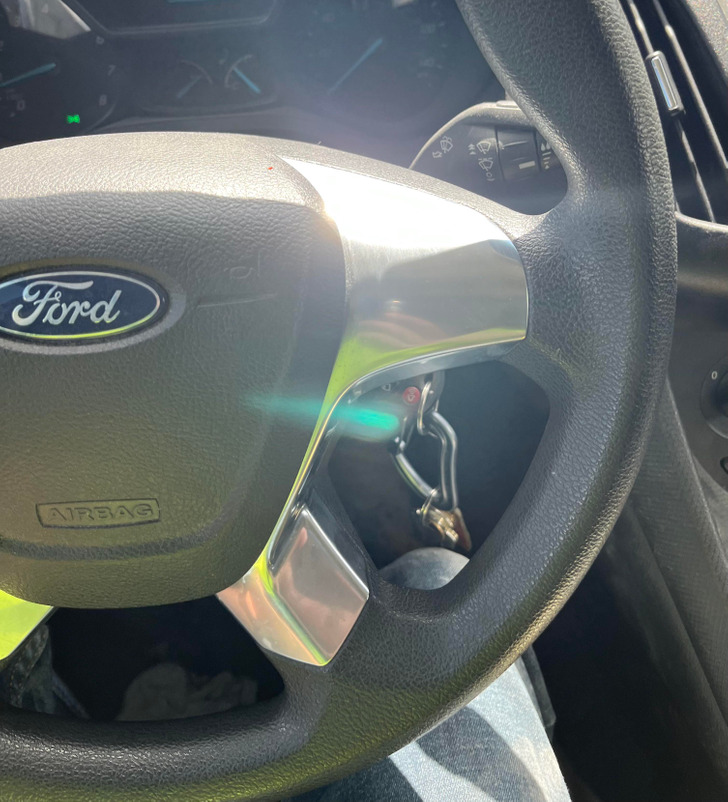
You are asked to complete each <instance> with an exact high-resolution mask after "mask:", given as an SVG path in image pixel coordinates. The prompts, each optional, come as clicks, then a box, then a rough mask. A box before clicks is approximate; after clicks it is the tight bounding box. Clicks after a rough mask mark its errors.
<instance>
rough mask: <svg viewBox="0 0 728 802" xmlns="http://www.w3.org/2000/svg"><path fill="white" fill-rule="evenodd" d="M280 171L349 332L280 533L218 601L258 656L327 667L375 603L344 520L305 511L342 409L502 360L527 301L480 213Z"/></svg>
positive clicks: (522, 330)
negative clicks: (336, 248)
mask: <svg viewBox="0 0 728 802" xmlns="http://www.w3.org/2000/svg"><path fill="white" fill-rule="evenodd" d="M284 158H285V156H284ZM286 161H287V162H288V163H289V164H290V165H291V166H292V167H293V168H294V169H296V170H297V171H298V172H299V173H301V175H303V176H304V177H305V178H306V180H307V181H308V182H309V183H310V184H312V185H313V187H314V188H315V189H316V191H317V192H318V194H319V195H320V196H321V198H322V200H323V203H324V207H325V212H326V214H327V216H328V217H329V218H330V219H331V220H332V222H333V223H334V224H335V226H336V228H337V230H338V233H339V236H340V238H341V240H342V244H343V250H344V257H345V260H346V274H347V302H348V313H347V322H346V326H345V331H344V335H343V338H342V341H341V345H340V348H339V353H338V355H337V358H336V361H335V364H334V368H333V372H332V375H331V379H330V382H329V386H328V389H327V392H326V395H325V400H324V404H323V407H322V409H321V412H320V415H319V420H318V424H317V427H316V430H315V432H314V435H313V437H312V439H311V445H310V447H309V450H308V453H307V455H306V459H305V460H304V463H303V465H302V467H301V471H300V473H299V476H298V478H297V480H296V484H295V486H294V488H293V490H292V492H291V495H290V497H289V499H288V503H287V504H286V507H285V509H284V511H283V513H282V515H281V518H280V519H279V521H278V524H277V526H276V529H275V531H274V532H273V534H272V536H271V538H270V540H269V541H268V544H267V546H266V548H265V550H264V551H263V553H262V554H261V555H260V557H259V559H258V560H257V561H256V563H255V565H254V566H253V567H252V568H251V569H250V570H249V571H248V572H247V573H246V574H245V575H244V576H243V577H242V578H241V579H240V581H239V582H237V583H235V584H234V585H232V586H231V587H230V588H227V589H225V590H223V591H222V592H220V593H218V598H219V599H220V600H221V601H222V602H223V604H225V605H226V606H227V607H228V609H230V611H231V612H232V613H233V614H234V615H235V616H236V617H237V619H238V620H239V621H240V622H241V623H242V624H243V625H244V626H245V627H246V629H247V630H248V631H249V632H250V634H251V635H252V636H253V637H254V638H255V639H256V641H257V642H258V643H259V644H260V645H261V646H262V647H263V648H265V649H267V650H269V651H270V652H273V653H275V654H279V655H283V656H285V657H289V658H293V659H295V660H299V661H301V662H304V663H310V664H313V665H325V664H327V663H328V662H329V661H330V660H331V659H333V657H334V656H335V655H336V654H337V652H338V650H339V649H340V647H341V646H342V644H343V643H344V641H345V640H346V637H347V636H348V634H349V632H350V631H351V629H352V628H353V626H354V624H355V623H356V621H357V619H358V617H359V614H360V613H361V611H362V610H363V608H364V605H365V604H366V602H367V599H368V597H369V589H368V586H367V583H366V574H365V571H364V570H363V565H362V558H361V555H359V554H356V550H355V548H353V547H352V542H351V540H350V539H349V538H348V537H347V535H346V534H345V533H344V532H343V531H342V524H341V518H340V517H339V516H332V515H331V513H330V512H329V511H328V510H326V509H325V507H323V506H322V505H321V504H320V503H319V504H318V506H317V508H314V509H312V508H311V507H310V506H309V504H308V503H307V502H306V499H307V497H308V493H307V485H308V483H309V482H310V480H311V478H312V476H313V474H314V468H315V466H316V464H317V460H318V458H319V457H320V456H321V453H322V450H323V448H324V443H325V440H326V435H327V434H328V433H329V432H331V431H332V430H333V429H335V427H336V420H337V415H336V411H337V409H340V408H341V407H343V406H345V405H347V404H349V403H351V402H353V401H355V400H356V399H357V398H358V397H359V396H360V395H361V394H362V393H364V392H365V391H367V390H369V389H371V388H373V387H377V386H381V385H382V384H385V383H388V382H393V381H397V380H400V379H404V378H408V377H410V376H415V375H418V374H422V373H426V372H430V371H434V370H442V369H445V368H451V367H456V366H460V365H464V364H468V363H472V362H477V361H482V360H485V359H489V358H495V357H498V356H501V355H503V354H504V353H505V352H506V351H508V350H509V348H510V347H511V346H512V345H513V344H515V343H517V342H519V341H521V340H523V339H524V338H525V336H526V330H527V323H528V291H527V287H526V279H525V274H524V270H523V266H522V264H521V260H520V257H519V255H518V251H517V250H516V248H515V246H514V245H513V243H512V242H511V240H510V239H509V238H508V236H507V235H506V234H505V233H504V232H503V231H502V230H501V229H500V228H499V227H498V226H497V225H496V224H495V223H494V222H492V221H491V220H490V219H489V218H488V217H486V216H485V215H484V214H483V213H482V212H481V211H479V210H477V209H475V208H473V207H471V206H467V205H464V204H461V203H458V202H455V201H453V200H447V199H444V198H442V197H440V196H437V195H434V194H432V193H430V192H427V191H423V190H421V189H418V188H415V187H414V186H411V185H410V186H407V185H405V184H403V183H401V182H397V181H396V180H387V179H385V178H379V177H374V176H372V175H368V174H365V173H362V172H355V171H352V170H349V169H342V168H338V167H331V166H327V165H322V164H319V163H316V162H315V161H302V160H301V159H299V158H296V159H293V158H286Z"/></svg>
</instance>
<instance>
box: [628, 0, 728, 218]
mask: <svg viewBox="0 0 728 802" xmlns="http://www.w3.org/2000/svg"><path fill="white" fill-rule="evenodd" d="M623 4H624V8H625V11H626V13H627V18H628V19H629V22H630V24H631V26H632V30H633V31H634V34H635V37H636V38H637V43H638V44H639V46H640V49H641V51H642V55H643V56H644V58H645V59H646V60H647V62H648V71H649V72H650V76H651V77H652V78H653V79H654V80H653V84H654V86H655V94H656V95H657V101H658V106H659V107H660V112H661V114H662V121H663V128H664V130H665V139H666V141H667V149H668V153H669V156H670V167H671V169H672V180H673V187H674V191H675V202H676V205H677V208H678V210H679V211H680V212H682V213H683V214H685V215H688V216H690V217H696V218H699V219H700V220H709V221H711V222H714V223H715V222H717V223H728V159H726V153H727V152H728V141H727V140H728V103H726V89H725V85H724V84H723V82H722V79H720V76H719V74H718V72H717V69H716V65H715V63H714V62H713V60H712V56H711V54H710V52H709V50H708V48H707V46H706V44H705V42H704V40H703V39H702V37H701V35H700V32H699V31H698V30H697V28H696V26H695V23H694V21H693V20H692V18H691V17H690V16H689V12H687V10H686V9H685V7H684V6H683V5H682V3H677V2H670V0H623ZM653 68H654V69H653ZM670 79H672V81H673V82H674V85H673V86H672V87H670V86H667V87H666V85H665V82H666V81H667V82H668V83H669V82H670ZM671 88H672V91H670V90H671ZM675 90H676V92H677V95H678V97H677V102H673V103H669V104H668V102H666V100H667V99H672V100H674V98H673V95H674V94H675ZM719 132H721V133H719Z"/></svg>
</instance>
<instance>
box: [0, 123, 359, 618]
mask: <svg viewBox="0 0 728 802" xmlns="http://www.w3.org/2000/svg"><path fill="white" fill-rule="evenodd" d="M0 197H2V198H3V201H2V205H1V206H0V218H1V220H2V232H3V234H2V239H1V241H0V265H2V267H0V276H7V275H10V274H14V273H16V272H19V271H25V270H32V269H33V268H36V267H38V266H40V265H43V266H48V265H49V264H58V265H64V266H69V265H70V266H73V265H81V266H87V267H89V266H92V265H93V266H99V265H100V266H102V267H104V266H105V267H111V268H112V269H115V268H119V267H122V268H126V269H131V270H133V271H134V273H135V274H136V275H141V276H148V277H151V278H153V279H154V280H155V281H156V282H157V283H158V284H159V285H161V286H162V287H163V288H165V289H166V290H167V292H168V294H169V309H168V310H167V313H166V316H165V318H164V319H163V320H162V321H161V322H160V323H159V324H158V325H156V326H152V327H151V328H148V329H145V330H143V331H141V332H140V333H139V334H136V335H134V336H130V337H125V338H120V339H110V340H104V341H99V342H95V341H88V342H89V343H90V344H86V345H78V346H75V345H66V346H45V347H43V346H42V345H34V344H31V343H28V342H19V341H18V340H15V339H14V340H8V339H6V338H2V337H0V373H1V374H2V400H1V402H0V403H1V404H2V415H1V416H0V443H2V450H1V451H0V587H2V588H3V589H4V590H6V591H8V592H10V593H12V594H14V595H17V596H20V597H21V598H25V599H29V600H32V601H37V602H43V603H46V604H53V605H56V606H65V607H125V606H141V605H148V604H161V603H168V602H175V601H181V600H185V599H192V598H197V597H201V596H205V595H209V594H212V593H215V592H216V591H218V590H221V589H222V588H224V587H227V586H228V585H229V584H231V583H232V582H234V581H235V580H236V579H238V578H239V577H240V576H242V574H243V573H245V571H246V570H247V569H248V568H249V567H250V566H251V565H252V563H253V562H254V561H255V559H256V558H257V556H258V555H259V554H260V552H261V550H262V548H263V545H264V544H265V542H266V540H267V538H268V537H269V535H270V533H271V531H272V529H273V527H274V525H275V522H276V520H277V518H278V516H279V514H280V511H281V509H282V507H283V504H284V502H285V500H286V497H287V495H288V493H289V491H290V489H291V487H292V485H293V481H294V479H295V476H296V473H297V471H298V468H299V466H300V464H301V461H302V459H303V455H304V452H305V449H306V447H307V445H308V441H309V439H310V436H311V431H312V428H313V425H314V423H315V417H316V415H315V412H313V413H312V414H311V416H310V419H309V420H306V421H296V422H295V424H293V423H291V422H290V421H286V420H283V421H281V420H279V419H278V418H277V417H276V415H275V414H274V413H273V412H272V411H271V410H273V409H274V406H275V405H274V404H272V403H271V401H272V400H273V397H274V396H276V397H277V396H283V397H289V396H291V395H293V394H296V396H301V397H304V398H308V399H309V400H310V402H311V406H312V408H313V409H314V410H315V407H316V403H317V402H318V401H320V400H321V399H322V398H323V393H324V391H325V389H326V385H327V383H328V378H329V375H330V372H331V367H332V365H333V360H334V358H335V355H336V351H337V349H338V345H339V339H340V336H341V331H342V324H343V318H344V312H345V296H344V265H343V256H342V254H341V247H340V244H339V240H338V236H337V235H336V232H335V231H334V230H333V229H332V227H331V225H330V223H328V222H327V221H326V220H325V219H324V217H323V215H322V213H321V202H320V199H319V198H318V196H317V195H316V194H315V193H314V192H313V190H312V189H311V187H310V186H309V185H308V184H307V183H306V182H305V181H304V180H303V179H302V178H301V177H300V176H299V174H298V173H296V172H295V171H293V170H292V169H291V168H290V167H289V166H288V165H286V164H285V163H284V162H282V161H280V160H279V159H276V158H275V156H273V155H271V154H270V153H267V152H266V151H265V150H263V149H262V148H260V147H258V146H255V145H253V144H252V143H251V142H250V141H246V140H245V139H243V138H238V137H234V136H223V135H219V136H215V135H195V134H140V135H135V136H127V135H110V136H103V137H102V136H99V137H89V138H86V139H72V140H65V141H55V142H45V143H38V144H34V145H25V146H21V147H18V148H11V149H7V150H4V151H3V152H2V154H0ZM89 269H90V267H89ZM84 342H86V341H84ZM140 499H148V500H152V503H155V502H156V504H158V507H159V520H158V521H152V522H149V523H147V522H145V519H144V517H141V518H139V519H138V520H139V521H140V523H138V525H133V526H117V527H108V526H105V525H103V524H105V523H108V522H109V520H110V519H109V518H108V517H107V518H103V519H100V520H99V522H98V523H99V525H98V527H89V526H84V527H83V528H78V527H76V528H65V529H57V528H47V527H45V526H42V525H41V520H40V517H39V511H38V509H37V505H49V504H50V505H52V507H51V509H54V508H55V509H57V510H58V512H57V513H56V519H59V518H60V517H61V516H63V515H65V516H66V517H68V518H69V519H71V523H73V516H74V512H73V511H74V510H76V509H80V510H82V512H81V515H84V517H83V521H85V522H86V523H88V521H89V520H90V519H91V516H92V515H95V514H97V513H96V512H95V511H96V510H99V509H101V510H103V509H118V508H119V507H118V505H116V506H114V504H109V502H117V501H127V504H126V509H128V510H130V511H132V512H133V511H134V509H135V508H136V507H137V506H139V505H137V504H136V502H135V500H140ZM42 509H44V508H43V507H41V510H42ZM46 509H48V508H46ZM84 509H86V510H90V512H87V513H85V514H84V513H83V510H84ZM64 511H65V512H64ZM102 514H103V513H102ZM107 515H108V513H107ZM128 518H129V516H127V519H128ZM112 522H113V521H112Z"/></svg>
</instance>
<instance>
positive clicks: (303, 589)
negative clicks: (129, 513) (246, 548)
mask: <svg viewBox="0 0 728 802" xmlns="http://www.w3.org/2000/svg"><path fill="white" fill-rule="evenodd" d="M336 540H337V538H336V530H335V528H333V527H332V531H329V532H326V531H324V529H323V527H322V526H321V524H320V523H319V521H318V520H317V519H316V518H315V517H314V515H313V513H312V512H311V510H310V509H309V508H308V507H305V506H304V507H302V508H300V509H299V510H298V511H297V513H296V514H295V516H294V517H293V519H292V521H291V522H290V525H289V527H288V529H287V530H286V532H285V536H284V537H282V538H280V539H279V542H278V548H277V549H276V550H275V551H274V552H271V553H270V554H264V555H262V556H261V558H260V559H259V560H258V562H257V563H256V564H255V565H254V566H253V568H252V569H251V570H250V571H248V573H247V574H246V575H245V576H244V577H243V578H242V579H241V580H240V581H239V582H238V583H236V584H235V585H233V586H232V587H230V588H227V589H226V590H223V591H222V592H221V593H218V598H219V599H220V601H221V602H222V603H223V604H224V605H225V606H226V607H227V608H228V609H229V610H230V611H231V612H232V613H233V615H234V616H235V617H236V618H237V619H238V621H240V623H241V624H243V626H244V627H245V628H246V629H247V630H248V631H249V632H251V633H253V634H254V635H255V639H256V640H257V641H258V643H259V644H260V645H261V646H263V647H264V648H265V649H269V650H271V651H273V652H276V653H277V654H282V655H285V656H286V657H291V658H293V659H294V660H301V661H303V662H305V663H314V664H317V665H324V664H326V663H328V662H329V660H331V658H332V657H333V656H334V655H335V654H336V652H338V650H339V648H340V647H341V644H342V643H343V642H344V640H345V639H346V636H347V635H348V634H349V632H350V631H351V628H352V627H353V626H354V623H355V622H356V619H357V618H358V617H359V613H360V612H361V611H362V609H363V607H364V605H365V604H366V601H367V599H368V598H369V590H368V588H367V585H366V582H365V580H364V572H363V570H361V569H360V570H357V569H356V568H355V567H353V566H354V565H355V564H356V559H355V555H351V554H349V555H346V556H344V555H345V550H346V543H345V542H344V543H340V544H337V542H336Z"/></svg>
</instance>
